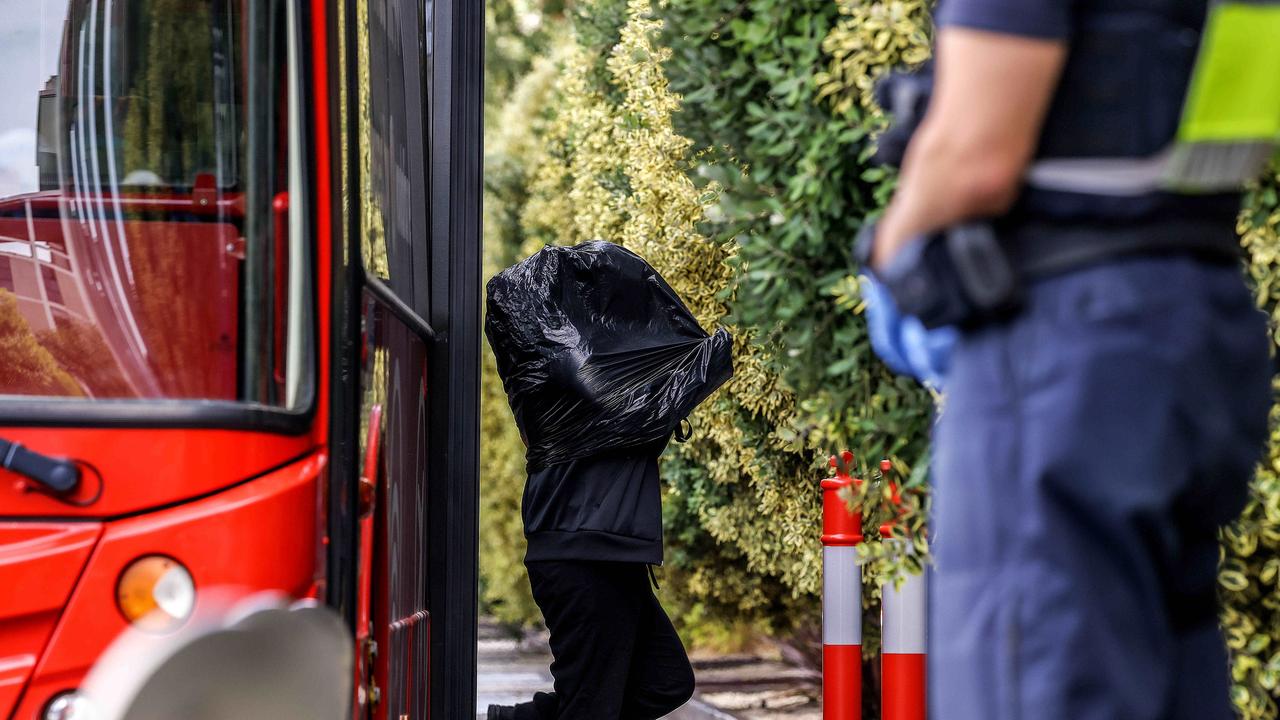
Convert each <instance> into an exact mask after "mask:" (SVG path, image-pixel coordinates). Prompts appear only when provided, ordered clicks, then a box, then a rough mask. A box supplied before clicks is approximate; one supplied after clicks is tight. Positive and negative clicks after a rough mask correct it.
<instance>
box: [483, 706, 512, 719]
mask: <svg viewBox="0 0 1280 720" xmlns="http://www.w3.org/2000/svg"><path fill="white" fill-rule="evenodd" d="M488 720H516V709H515V708H513V707H510V706H507V705H490V706H489V717H488Z"/></svg>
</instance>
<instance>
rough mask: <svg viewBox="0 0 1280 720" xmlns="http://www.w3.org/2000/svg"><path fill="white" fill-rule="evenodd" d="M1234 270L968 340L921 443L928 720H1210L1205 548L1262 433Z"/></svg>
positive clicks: (1156, 277)
mask: <svg viewBox="0 0 1280 720" xmlns="http://www.w3.org/2000/svg"><path fill="white" fill-rule="evenodd" d="M1270 380H1271V367H1270V360H1269V353H1268V339H1267V329H1266V323H1265V318H1264V316H1263V315H1262V314H1261V313H1260V312H1259V311H1258V310H1256V309H1255V308H1254V305H1253V302H1252V299H1251V296H1250V294H1249V292H1248V290H1247V289H1246V286H1245V284H1244V281H1243V278H1242V275H1241V272H1240V269H1239V268H1238V267H1235V266H1228V265H1214V264H1208V263H1204V262H1200V261H1197V260H1195V259H1193V258H1191V257H1163V258H1154V257H1148V258H1134V259H1129V260H1124V261H1119V262H1112V263H1109V264H1106V265H1100V266H1096V267H1092V268H1088V269H1083V270H1079V271H1076V272H1072V273H1069V274H1065V275H1062V276H1058V277H1054V278H1050V279H1046V280H1042V281H1040V282H1038V283H1035V284H1034V285H1033V286H1032V287H1030V288H1029V291H1028V298H1027V303H1026V306H1025V308H1024V310H1023V311H1022V312H1021V313H1020V314H1019V315H1018V316H1017V317H1016V318H1014V319H1013V320H1011V321H1009V322H1006V323H1001V324H997V325H991V326H987V327H984V328H981V329H978V330H975V331H973V332H970V333H968V334H967V335H965V336H964V338H963V339H962V341H961V343H960V345H959V347H958V348H957V350H956V352H955V355H954V357H953V359H952V365H951V370H950V373H949V375H948V377H947V396H946V399H945V402H944V406H943V408H942V410H941V414H940V417H939V421H938V422H939V424H938V428H937V434H936V443H935V453H936V456H935V468H934V469H935V472H934V482H935V495H934V523H933V535H932V543H933V549H934V553H935V559H936V567H935V574H934V585H933V588H932V589H931V593H930V636H931V639H930V643H931V646H930V648H929V651H930V655H929V662H930V668H929V681H930V687H931V698H930V700H931V702H930V705H931V709H932V715H933V717H934V718H936V720H1166V719H1181V718H1186V719H1187V720H1193V719H1194V720H1218V719H1219V718H1221V719H1222V720H1227V718H1231V717H1233V715H1232V713H1231V711H1230V705H1229V703H1228V675H1227V660H1226V656H1225V650H1224V647H1223V641H1222V637H1221V634H1220V631H1219V628H1218V624H1217V616H1216V600H1215V583H1216V569H1217V561H1218V544H1217V528H1218V527H1219V525H1220V524H1222V523H1225V522H1227V521H1230V520H1231V519H1232V518H1233V517H1235V516H1236V515H1237V514H1238V513H1239V511H1240V509H1241V507H1242V505H1243V502H1244V500H1245V497H1246V493H1247V484H1248V481H1249V479H1250V477H1251V476H1252V473H1253V467H1254V463H1255V462H1256V461H1257V460H1258V459H1259V456H1260V451H1261V449H1262V447H1263V442H1264V438H1265V435H1266V421H1267V413H1268V408H1269V407H1270V403H1271V389H1270V388H1271V383H1270Z"/></svg>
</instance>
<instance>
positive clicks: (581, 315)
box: [485, 242, 733, 720]
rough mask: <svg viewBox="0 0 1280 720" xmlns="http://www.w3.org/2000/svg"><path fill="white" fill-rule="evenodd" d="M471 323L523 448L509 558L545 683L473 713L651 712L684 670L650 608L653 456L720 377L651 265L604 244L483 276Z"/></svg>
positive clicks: (547, 719) (658, 614) (727, 362)
mask: <svg viewBox="0 0 1280 720" xmlns="http://www.w3.org/2000/svg"><path fill="white" fill-rule="evenodd" d="M487 308H488V314H487V317H486V319H485V334H486V335H487V336H488V338H489V344H490V345H491V346H492V348H493V351H494V356H495V357H496V359H497V365H498V374H499V375H500V376H501V377H502V382H503V387H504V388H505V389H506V392H507V398H508V400H509V401H510V404H511V410H512V413H513V414H514V416H515V420H516V424H517V425H518V426H519V428H520V434H521V436H522V437H523V438H524V440H525V443H526V445H528V451H527V453H526V461H527V465H528V479H527V480H526V482H525V491H524V497H523V500H522V502H521V514H522V519H523V520H524V531H525V537H526V538H527V539H528V551H527V553H526V554H525V567H526V568H528V571H529V582H530V585H531V586H532V590H533V598H534V601H535V602H537V604H538V608H539V609H540V610H541V611H542V615H543V618H544V619H545V620H546V625H547V629H548V630H549V631H550V634H551V637H550V644H551V653H552V655H553V657H554V661H553V662H552V664H551V674H552V676H553V677H554V679H555V688H554V692H549V693H538V694H536V695H535V696H534V697H533V698H532V699H531V700H530V701H529V702H526V703H522V704H520V705H517V706H515V707H500V706H490V707H489V709H488V716H489V720H656V719H657V718H660V717H663V716H665V715H667V714H669V713H671V712H672V711H674V710H675V709H676V708H678V707H680V706H681V705H683V704H684V703H685V702H686V701H687V700H688V699H689V698H690V697H691V696H692V695H693V689H694V678H693V670H692V668H691V667H690V665H689V658H688V656H687V655H686V654H685V650H684V646H683V645H682V644H681V642H680V638H679V637H678V636H677V635H676V631H675V628H674V627H673V626H672V624H671V620H670V619H668V617H667V615H666V613H665V612H664V611H663V609H662V606H661V605H659V603H658V599H657V597H656V596H655V595H654V592H653V589H654V588H651V587H650V583H651V582H652V583H653V585H654V587H656V586H657V580H656V577H655V576H654V573H653V566H656V565H661V564H662V508H661V497H660V493H661V489H660V487H659V476H658V456H659V455H660V454H661V453H662V451H663V449H664V448H665V447H666V445H667V442H668V440H669V439H670V438H671V437H672V436H675V437H676V439H677V440H685V439H688V433H689V431H690V430H689V427H690V426H689V425H688V423H687V421H686V418H687V417H688V416H689V414H690V413H691V412H693V409H694V408H695V407H697V405H698V404H699V403H701V402H702V401H703V400H705V399H706V398H707V396H709V395H710V394H711V393H712V392H713V391H715V389H716V388H718V387H719V386H720V385H722V384H723V383H724V382H725V381H726V380H728V379H729V377H730V376H731V375H732V374H733V365H732V357H731V350H732V340H731V338H730V337H729V334H728V333H727V332H725V331H724V330H723V329H722V330H718V331H717V332H716V333H715V334H714V335H708V334H707V333H706V332H705V331H703V329H702V328H701V327H699V325H698V323H697V321H696V320H695V319H694V317H693V314H692V313H690V312H689V310H688V308H686V307H685V305H684V303H683V302H681V301H680V298H679V297H677V296H676V294H675V292H674V291H673V290H672V289H671V287H670V286H669V285H668V284H667V283H666V281H665V280H663V279H662V277H661V276H660V275H658V273H657V272H656V271H655V270H654V269H653V268H652V267H651V266H650V265H649V264H648V263H646V262H645V261H644V260H643V259H641V258H640V257H639V256H638V255H636V254H635V253H632V252H630V251H628V250H625V249H624V248H622V247H620V246H618V245H614V244H612V243H607V242H590V243H584V244H582V245H578V246H575V247H547V248H543V249H542V250H540V251H539V252H537V253H535V254H534V255H533V256H532V257H530V258H528V259H526V260H524V261H523V262H521V263H519V264H517V265H515V266H513V267H511V268H508V269H506V270H504V271H503V272H501V273H499V274H498V275H497V276H495V277H494V278H493V279H492V280H491V281H490V282H489V286H488V304H487Z"/></svg>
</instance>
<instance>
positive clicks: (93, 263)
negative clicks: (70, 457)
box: [0, 0, 311, 409]
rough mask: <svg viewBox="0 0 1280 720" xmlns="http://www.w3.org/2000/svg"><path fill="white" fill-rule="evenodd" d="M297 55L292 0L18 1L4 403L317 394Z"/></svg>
mask: <svg viewBox="0 0 1280 720" xmlns="http://www.w3.org/2000/svg"><path fill="white" fill-rule="evenodd" d="M295 54H296V47H295V42H294V37H293V28H291V27H289V26H288V24H287V22H286V12H285V10H284V9H283V3H281V2H277V1H275V0H271V1H268V0H34V1H33V0H0V67H4V68H5V71H4V72H3V73H0V97H3V98H5V100H4V102H3V103H0V367H3V368H4V370H3V371H0V406H2V405H3V403H4V401H5V397H6V396H10V397H12V396H23V397H25V398H26V399H30V398H31V397H32V396H35V397H43V398H50V399H70V398H78V399H82V400H158V399H168V400H221V401H236V402H244V403H254V404H261V405H268V406H274V407H280V408H285V409H290V408H294V407H295V406H297V405H299V404H300V403H302V402H303V401H304V395H305V388H307V387H309V386H308V383H309V382H310V374H309V372H308V368H309V367H310V361H309V360H308V358H309V357H310V356H309V352H310V332H311V331H310V327H311V320H310V317H311V315H310V312H311V309H310V307H309V303H310V302H311V301H310V298H309V295H308V292H307V287H308V286H307V279H306V272H305V270H306V269H307V267H309V265H308V262H307V260H306V243H305V242H304V241H303V238H304V237H305V236H304V233H303V225H304V218H305V215H303V214H302V213H301V195H302V193H301V192H299V193H296V195H297V196H298V197H294V198H291V197H290V193H289V190H290V185H291V182H290V181H291V180H293V179H295V177H296V176H298V175H299V173H298V172H296V171H295V169H294V168H293V167H292V166H293V165H294V164H295V163H297V162H298V157H299V156H300V153H299V152H298V150H299V143H300V140H299V137H298V130H297V125H298V124H299V123H297V118H296V117H295V116H296V113H297V102H296V98H293V97H292V94H291V93H292V87H291V86H293V85H296V84H297V83H291V82H290V75H291V74H292V73H293V72H294V70H295V69H296V62H295Z"/></svg>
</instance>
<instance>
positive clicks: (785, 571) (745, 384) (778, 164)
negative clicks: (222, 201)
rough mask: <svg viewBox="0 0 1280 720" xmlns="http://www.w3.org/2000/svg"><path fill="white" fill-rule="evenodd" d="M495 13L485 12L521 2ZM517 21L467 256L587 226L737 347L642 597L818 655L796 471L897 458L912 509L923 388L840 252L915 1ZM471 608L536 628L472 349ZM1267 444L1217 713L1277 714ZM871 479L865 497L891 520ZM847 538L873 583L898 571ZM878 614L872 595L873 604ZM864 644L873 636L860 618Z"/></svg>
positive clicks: (1272, 236) (685, 449) (811, 568)
mask: <svg viewBox="0 0 1280 720" xmlns="http://www.w3.org/2000/svg"><path fill="white" fill-rule="evenodd" d="M515 6H516V0H503V1H502V2H497V3H493V4H491V7H493V8H497V10H496V11H491V20H494V19H496V18H497V17H498V16H500V15H502V14H504V13H506V14H507V16H509V17H511V16H516V15H519V14H520V13H528V12H537V11H538V9H539V7H542V9H544V10H547V8H546V7H545V6H538V5H536V3H535V2H533V0H525V2H524V3H521V4H519V5H518V8H519V9H518V11H515V12H512V11H511V10H510V8H511V7H515ZM572 7H573V10H572V13H571V15H569V16H566V15H564V14H561V9H560V7H559V6H557V7H555V8H552V9H549V10H548V11H547V12H544V13H543V15H542V18H543V22H542V24H541V26H539V29H538V30H537V31H536V32H535V33H525V32H521V31H517V30H515V29H513V28H512V27H511V26H510V25H506V26H495V27H493V28H491V38H496V39H495V40H493V41H492V44H491V47H490V57H491V60H490V64H491V66H493V65H495V63H494V60H493V57H494V53H495V52H497V53H498V54H500V55H502V57H501V58H500V60H501V62H498V63H497V67H499V68H502V70H501V73H503V77H501V78H499V82H497V83H492V82H491V86H494V85H496V86H497V87H499V88H500V89H499V91H498V92H496V93H494V96H493V97H492V100H493V104H492V106H491V108H490V115H489V122H490V126H489V139H488V143H487V144H488V155H487V163H488V172H487V186H486V189H487V196H486V223H487V231H486V232H487V234H486V263H487V269H488V271H489V272H494V271H496V270H497V269H500V268H501V267H504V266H506V265H508V264H510V263H512V262H514V261H515V260H517V259H519V258H521V257H524V256H526V255H528V254H529V253H531V252H533V251H535V250H536V249H537V248H539V247H541V246H542V245H543V244H547V243H558V244H572V243H576V242H581V241H583V240H588V239H595V238H604V239H608V240H612V241H615V242H620V243H622V244H624V245H627V246H628V247H631V248H632V249H634V250H636V251H637V252H639V253H640V254H641V255H643V256H644V257H646V258H647V259H648V260H649V261H650V262H651V263H653V264H654V266H655V267H656V268H657V269H658V270H659V271H660V272H662V273H663V275H664V276H665V277H666V278H667V279H668V281H670V282H671V284H672V286H673V287H674V288H675V289H676V290H677V291H678V292H679V293H680V294H681V295H682V297H684V298H685V300H686V302H688V303H689V305H690V307H691V308H692V309H693V311H694V312H695V314H696V315H697V316H698V318H699V320H700V321H701V322H702V323H703V324H704V326H706V327H708V328H711V327H714V326H717V325H724V326H727V327H729V328H730V330H731V331H732V332H733V333H734V336H735V360H736V365H737V375H736V376H735V378H734V380H733V381H732V382H731V383H730V384H728V385H727V386H726V387H725V388H723V389H722V390H721V391H720V392H718V393H717V394H716V395H714V396H713V397H712V398H711V399H710V400H709V401H708V402H707V403H705V404H704V406H703V407H702V408H701V409H700V410H699V411H698V412H697V413H696V414H695V417H694V418H693V419H694V423H695V427H696V434H695V437H694V439H693V440H691V441H690V442H688V443H686V444H683V445H679V446H673V447H672V448H671V449H669V450H668V452H667V453H666V455H665V456H664V464H663V477H664V481H665V482H664V486H665V487H664V494H665V497H664V527H665V530H666V540H667V563H666V565H667V567H666V569H665V571H664V576H665V577H664V581H663V588H664V594H665V595H666V600H667V601H668V602H669V603H670V604H671V606H672V607H673V608H674V609H675V610H676V612H677V615H678V617H677V621H678V624H680V625H681V630H682V632H683V633H685V635H686V637H687V638H692V639H694V640H723V639H724V638H725V637H726V633H728V632H730V631H731V630H733V629H735V628H737V629H740V628H742V627H743V626H746V627H749V628H751V629H752V630H753V631H761V632H766V633H771V634H773V635H774V636H775V637H779V638H783V639H789V640H791V641H794V642H797V643H799V644H800V645H802V646H806V647H809V648H810V649H811V648H812V647H813V644H812V643H813V641H814V640H815V639H816V632H815V629H816V628H817V626H818V624H819V622H820V617H819V614H818V607H817V593H818V589H819V584H820V569H821V563H820V556H819V552H820V548H819V545H818V543H817V539H816V535H817V532H818V527H819V495H818V490H817V480H818V478H820V477H822V476H823V475H824V474H825V458H826V456H827V455H828V454H829V453H831V452H833V451H835V450H837V449H840V448H843V447H848V448H851V449H852V450H854V451H855V453H856V455H857V457H858V459H859V462H860V463H861V464H862V465H863V470H864V474H866V473H869V471H868V470H867V468H866V466H867V465H868V464H874V461H875V460H878V459H879V458H880V457H882V456H889V457H891V458H892V459H893V463H894V472H895V474H897V475H899V476H902V477H906V478H908V479H909V480H908V492H907V499H908V505H909V512H908V514H909V518H908V523H907V524H908V526H909V527H910V529H911V530H913V531H914V532H915V533H916V534H917V535H919V534H920V532H921V530H922V527H923V522H924V517H925V515H926V513H927V487H926V484H925V482H924V475H925V469H926V468H927V462H928V458H927V435H928V425H929V422H930V418H931V415H932V408H933V398H932V397H930V394H929V393H928V392H927V391H926V390H924V389H922V388H920V387H919V386H918V385H916V384H915V383H914V382H912V381H909V380H904V379H902V378H898V377H895V376H893V375H891V374H890V373H888V372H887V371H886V370H885V369H884V368H883V367H882V366H881V365H880V364H879V363H878V362H877V361H876V360H875V359H874V357H873V355H872V353H871V350H870V347H869V345H868V341H867V338H866V330H865V325H864V324H863V322H862V318H861V315H860V313H861V310H862V307H861V300H860V298H859V294H858V286H857V282H856V280H855V279H854V277H853V276H852V272H851V267H850V261H849V259H848V249H849V242H850V240H851V238H852V237H853V236H854V235H855V234H856V232H857V231H858V229H859V228H860V227H861V224H862V223H863V222H864V221H865V220H866V219H867V218H868V217H872V216H874V215H875V214H876V213H878V212H879V211H880V209H881V208H882V207H883V204H884V202H885V201H886V200H887V198H888V195H889V193H890V192H891V191H892V187H893V177H892V175H891V174H889V173H886V172H884V171H882V170H880V169H878V168H874V167H872V166H871V164H870V163H869V161H868V156H869V154H870V152H871V150H872V149H873V142H874V135H875V133H876V132H878V131H879V130H880V129H881V128H882V127H883V123H884V118H883V117H882V115H881V113H880V111H879V110H878V109H877V108H875V107H874V106H873V104H872V103H871V101H870V95H869V88H870V84H871V81H872V79H873V78H874V77H876V76H877V75H879V74H880V73H882V72H883V71H885V70H886V69H888V68H890V67H894V66H898V65H902V64H913V63H918V62H920V61H922V60H924V59H925V58H926V57H927V54H928V48H929V43H930V29H929V26H928V11H929V5H928V3H927V2H925V0H902V1H893V2H863V1H858V0H839V1H838V2H833V1H832V0H670V2H666V3H659V4H655V3H654V2H652V1H651V0H630V2H626V1H624V0H592V1H588V2H580V3H577V4H575V5H573V6H572ZM1275 184H1276V183H1275V182H1271V183H1269V184H1265V185H1262V186H1259V188H1258V189H1256V190H1255V191H1254V192H1253V193H1252V194H1251V195H1250V200H1249V208H1250V210H1249V211H1247V212H1246V213H1245V214H1244V215H1243V216H1242V220H1241V229H1242V232H1245V238H1246V239H1245V242H1246V246H1247V247H1248V248H1249V250H1250V252H1251V253H1252V254H1253V257H1254V263H1253V266H1252V267H1253V274H1254V277H1255V280H1256V281H1257V284H1258V288H1259V297H1260V303H1263V304H1265V306H1266V307H1267V308H1268V309H1269V310H1271V311H1272V312H1273V313H1276V312H1278V311H1277V309H1276V308H1277V307H1278V306H1280V273H1278V272H1277V263H1280V260H1278V259H1277V248H1280V239H1278V238H1277V235H1276V229H1277V226H1280V210H1277V206H1276V191H1275ZM486 363H487V364H486V367H485V375H484V387H485V394H484V408H483V409H484V427H483V429H484V432H485V436H484V438H483V466H482V476H483V482H484V492H483V493H482V499H483V517H482V553H483V554H482V576H483V581H484V584H485V585H484V593H483V598H484V602H485V603H486V607H487V609H489V610H490V611H492V612H494V613H496V614H497V615H498V616H499V617H501V618H502V619H504V620H506V621H508V622H511V623H527V622H536V621H537V620H538V614H537V611H536V608H535V607H534V606H533V605H532V603H531V601H529V599H528V590H527V587H528V586H527V581H526V580H525V578H524V576H523V568H522V567H521V564H520V558H521V556H522V554H523V541H522V538H521V534H520V525H519V498H520V493H521V491H522V485H523V478H524V476H523V468H522V455H523V447H522V446H521V444H520V442H519V439H518V436H516V435H515V433H514V427H513V425H512V423H511V420H510V416H509V412H508V410H507V408H506V403H505V397H504V396H503V395H502V391H501V387H500V384H499V383H498V382H497V378H496V375H495V374H494V371H493V367H492V364H491V360H490V359H489V358H488V357H486ZM1278 448H1280V438H1277V442H1276V443H1275V444H1274V447H1273V454H1272V457H1271V460H1270V461H1269V462H1268V463H1266V464H1264V467H1263V470H1262V472H1260V473H1259V476H1258V479H1257V480H1256V481H1255V485H1254V490H1255V492H1254V500H1253V501H1252V502H1251V504H1250V506H1249V508H1248V509H1246V511H1245V514H1244V517H1243V518H1242V520H1241V521H1240V523H1239V524H1238V526H1236V527H1235V528H1233V529H1232V530H1229V531H1228V532H1227V533H1226V534H1225V535H1224V545H1223V548H1224V563H1223V592H1224V598H1225V599H1226V601H1227V603H1228V610H1227V611H1226V614H1225V616H1224V625H1225V627H1226V629H1227V631H1228V635H1229V641H1230V644H1231V646H1232V649H1233V657H1232V663H1233V673H1234V676H1235V680H1236V683H1237V684H1236V687H1235V688H1234V694H1235V697H1234V699H1235V702H1236V705H1237V707H1238V708H1240V709H1241V712H1242V715H1243V716H1244V717H1246V718H1248V719H1249V720H1254V719H1255V718H1264V717H1275V697H1276V692H1277V690H1276V686H1277V684H1278V683H1277V680H1278V679H1280V653H1277V650H1280V648H1276V647H1275V645H1276V642H1277V640H1278V639H1280V638H1278V637H1277V633H1278V632H1280V630H1278V628H1280V610H1278V609H1277V604H1278V603H1277V600H1276V597H1277V595H1276V592H1275V590H1276V582H1277V575H1278V574H1280V561H1276V559H1275V557H1276V550H1277V540H1278V539H1280V479H1278V478H1280V449H1278ZM882 490H884V486H883V485H882V484H875V485H869V486H868V492H869V493H874V495H871V496H870V497H869V498H868V501H869V503H870V504H871V505H872V506H874V507H875V508H876V512H874V513H872V514H871V517H869V518H868V522H867V524H868V528H872V527H874V526H875V525H878V523H879V521H880V520H882V519H884V518H885V517H886V516H887V513H888V509H887V508H886V507H885V504H884V502H883V497H882V496H881V495H879V494H878V493H880V492H881V491H882ZM883 547H884V546H878V545H877V546H871V547H870V548H869V550H868V551H867V552H868V553H869V555H870V557H868V574H869V575H870V578H871V580H872V581H874V580H876V579H880V578H886V577H889V576H890V575H892V574H896V573H897V572H899V571H901V570H903V569H907V570H915V569H916V568H915V567H912V565H913V564H914V561H912V560H909V559H904V558H902V557H899V556H885V555H884V554H883ZM866 602H867V603H868V604H869V606H870V607H871V609H872V610H873V612H871V613H869V616H871V617H874V615H875V613H874V604H875V603H876V602H878V599H877V597H876V594H875V593H869V594H868V596H867V598H866ZM866 631H867V633H866V635H867V637H868V638H869V639H870V640H871V642H869V643H868V652H874V651H875V642H874V639H875V632H874V631H875V628H874V627H871V626H868V627H867V628H866Z"/></svg>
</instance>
